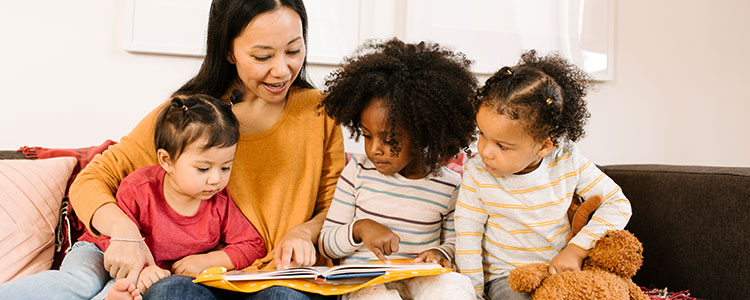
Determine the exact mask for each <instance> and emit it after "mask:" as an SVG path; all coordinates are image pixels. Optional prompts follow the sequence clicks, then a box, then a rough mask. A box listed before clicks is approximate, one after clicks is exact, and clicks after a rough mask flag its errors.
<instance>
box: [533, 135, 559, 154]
mask: <svg viewBox="0 0 750 300" xmlns="http://www.w3.org/2000/svg"><path fill="white" fill-rule="evenodd" d="M552 150H555V143H554V142H552V139H551V138H549V137H548V138H545V139H544V141H542V146H541V148H539V151H538V152H537V154H536V155H538V156H539V157H545V156H547V155H549V154H550V153H552Z"/></svg>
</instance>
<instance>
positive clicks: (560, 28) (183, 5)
mask: <svg viewBox="0 0 750 300" xmlns="http://www.w3.org/2000/svg"><path fill="white" fill-rule="evenodd" d="M128 1H129V4H128V5H129V9H128V17H127V19H128V21H129V23H130V24H129V25H130V26H129V28H130V34H129V35H128V37H127V41H126V47H125V48H126V50H128V51H130V52H135V53H158V54H171V55H187V56H203V55H204V54H205V45H204V43H205V39H206V27H207V23H208V12H209V9H210V6H211V0H128ZM614 1H615V0H567V1H559V0H534V1H523V0H464V1H460V2H456V1H453V0H307V1H305V6H306V9H307V14H308V24H309V25H308V44H307V51H308V52H307V57H308V58H307V60H308V62H309V63H311V64H325V65H336V64H340V63H341V62H342V61H343V58H344V57H345V56H348V55H351V54H352V53H353V52H354V50H355V49H357V46H358V45H360V43H362V42H364V41H366V40H368V39H371V38H380V39H388V38H391V37H394V36H395V37H398V38H401V39H403V40H406V41H411V42H416V41H423V40H426V41H434V42H438V43H440V44H441V45H444V46H448V47H451V48H453V49H455V50H458V51H461V52H463V53H465V54H466V55H467V57H469V58H470V59H472V60H474V61H475V63H474V70H473V71H474V72H476V73H478V74H491V73H492V72H494V71H496V70H498V69H500V68H501V67H502V66H506V65H513V64H515V63H516V62H517V61H518V59H519V56H520V54H521V53H522V52H523V51H525V50H529V49H536V50H537V51H538V52H540V53H541V54H546V53H549V52H552V51H557V52H559V53H560V54H561V55H563V56H564V57H567V58H568V59H570V60H571V61H572V62H573V63H575V64H577V65H579V66H581V67H583V69H584V70H586V71H587V72H588V73H590V74H592V75H593V76H594V79H597V80H611V79H612V77H613V73H614V71H613V70H614V69H613V68H614V66H613V62H614V15H615V14H614V12H615V10H614V9H615V7H614Z"/></svg>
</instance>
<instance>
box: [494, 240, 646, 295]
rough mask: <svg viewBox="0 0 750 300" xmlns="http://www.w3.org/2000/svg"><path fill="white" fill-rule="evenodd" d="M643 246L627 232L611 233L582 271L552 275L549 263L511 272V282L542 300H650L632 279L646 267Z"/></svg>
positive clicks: (520, 289)
mask: <svg viewBox="0 0 750 300" xmlns="http://www.w3.org/2000/svg"><path fill="white" fill-rule="evenodd" d="M642 253H643V245H641V242H639V241H638V239H637V238H636V237H635V236H634V235H633V234H632V233H630V232H628V231H627V230H617V231H614V230H610V231H608V232H607V233H606V235H605V236H604V237H602V238H601V239H600V240H599V241H598V242H597V243H596V246H594V248H592V249H591V252H590V253H589V256H588V258H586V259H585V260H584V262H583V268H582V269H581V271H576V272H563V273H559V274H554V275H550V273H549V271H548V268H549V266H548V265H547V264H529V265H524V266H521V267H518V268H516V269H515V270H513V271H511V272H510V275H509V277H508V283H509V284H510V287H511V288H512V289H513V290H514V291H516V292H519V293H531V299H532V300H541V299H565V300H579V299H580V300H585V299H613V300H619V299H622V300H630V299H638V300H648V299H649V298H648V297H647V296H646V295H645V294H644V293H643V292H642V291H641V289H640V288H639V287H638V286H637V285H636V284H635V283H633V280H631V277H633V275H635V272H636V271H638V269H639V268H640V267H641V264H643V255H642Z"/></svg>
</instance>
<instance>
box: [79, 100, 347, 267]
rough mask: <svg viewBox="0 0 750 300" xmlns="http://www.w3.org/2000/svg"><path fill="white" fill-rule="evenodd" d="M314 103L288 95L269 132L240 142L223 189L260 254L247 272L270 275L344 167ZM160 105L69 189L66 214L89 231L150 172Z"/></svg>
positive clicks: (337, 139)
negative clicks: (125, 188)
mask: <svg viewBox="0 0 750 300" xmlns="http://www.w3.org/2000/svg"><path fill="white" fill-rule="evenodd" d="M321 98H322V94H321V93H320V91H317V90H312V89H308V90H300V89H295V88H293V89H292V90H291V91H290V93H289V99H288V101H287V104H286V107H285V108H284V111H283V112H282V113H281V116H280V117H279V119H278V120H277V121H276V123H275V124H274V125H273V126H272V127H271V128H269V129H268V130H265V131H263V132H261V133H257V134H243V135H241V136H240V141H239V144H238V145H237V153H236V154H235V161H234V164H233V166H232V176H231V178H230V180H229V186H228V187H229V192H230V194H231V196H232V199H233V200H234V202H235V203H236V204H237V207H239V208H240V210H241V211H242V213H244V214H245V216H246V217H247V219H248V220H250V222H251V223H252V224H253V225H254V226H255V228H256V229H257V230H258V233H260V236H261V237H262V238H263V240H264V241H265V243H266V247H267V248H268V254H267V255H266V257H264V258H262V259H259V260H257V261H256V262H255V263H254V264H253V266H254V267H258V268H265V267H273V265H274V264H269V263H270V262H271V261H272V259H273V249H274V246H275V245H276V243H277V242H278V241H279V240H281V238H282V237H283V236H284V234H285V233H286V232H287V231H288V230H289V229H291V228H292V227H294V226H296V225H299V224H301V223H304V222H306V221H308V220H310V219H311V218H312V216H314V215H316V214H318V213H320V212H325V211H327V210H328V206H329V205H330V203H331V199H332V198H333V192H334V190H335V188H336V182H337V181H338V177H339V174H340V173H341V170H342V169H343V167H344V144H343V135H342V131H341V127H340V126H337V125H336V124H335V123H334V122H333V120H332V119H330V118H328V117H326V116H325V114H324V113H322V112H320V111H319V110H317V109H316V106H317V105H318V103H320V100H321ZM167 103H169V101H167V102H165V103H163V104H162V105H160V106H159V107H157V108H156V109H155V110H154V111H152V112H151V113H149V114H148V115H147V116H146V117H145V118H144V119H143V120H141V122H140V123H139V124H138V125H137V126H136V127H135V128H134V129H133V131H132V132H130V134H128V135H127V136H125V137H123V138H122V140H121V141H120V143H119V144H117V145H114V146H112V147H110V148H109V149H108V150H107V151H105V152H104V153H103V154H102V155H100V156H98V157H96V158H95V159H94V160H93V161H91V163H90V164H89V165H87V166H86V168H85V169H84V170H83V171H81V173H80V174H79V175H78V177H77V178H76V180H75V182H74V183H73V185H72V186H71V189H70V199H71V202H72V204H73V208H74V209H75V211H76V214H77V215H78V217H79V218H80V219H81V221H83V223H84V224H86V226H87V227H88V228H89V229H91V218H92V217H93V215H94V212H95V211H96V210H97V209H98V208H99V207H101V206H102V205H104V204H106V203H109V202H115V201H116V200H115V198H114V196H113V195H114V194H115V192H116V191H117V187H118V186H119V184H120V182H121V181H122V179H123V178H124V177H125V176H126V175H127V174H129V173H130V172H133V171H134V170H136V169H138V168H140V167H143V166H148V165H154V164H157V161H156V150H155V149H154V139H153V131H154V126H155V123H156V118H157V115H158V113H159V111H160V110H161V108H162V107H164V105H166V104H167ZM319 112H320V113H319ZM238 117H239V116H238Z"/></svg>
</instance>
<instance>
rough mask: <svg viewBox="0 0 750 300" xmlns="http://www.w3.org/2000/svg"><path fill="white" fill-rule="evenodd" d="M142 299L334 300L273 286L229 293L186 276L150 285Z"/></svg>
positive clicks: (165, 279) (162, 280)
mask: <svg viewBox="0 0 750 300" xmlns="http://www.w3.org/2000/svg"><path fill="white" fill-rule="evenodd" d="M143 299H144V300H147V299H159V300H161V299H243V300H261V299H269V300H323V299H336V297H326V296H321V295H318V294H310V293H305V292H301V291H298V290H295V289H291V288H288V287H280V286H274V287H270V288H267V289H264V290H261V291H259V292H257V293H252V294H247V293H239V292H231V291H227V290H222V289H216V288H211V287H207V286H205V285H201V284H196V283H193V279H192V278H190V277H187V276H179V275H177V276H170V277H167V278H163V279H161V280H159V281H157V282H156V283H154V285H152V286H151V287H150V288H149V289H148V290H147V291H146V293H145V294H143Z"/></svg>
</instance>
